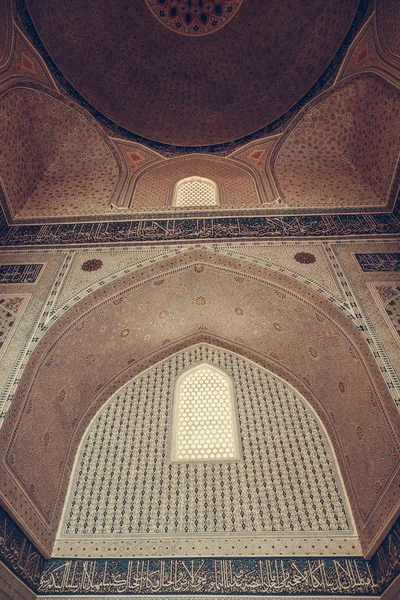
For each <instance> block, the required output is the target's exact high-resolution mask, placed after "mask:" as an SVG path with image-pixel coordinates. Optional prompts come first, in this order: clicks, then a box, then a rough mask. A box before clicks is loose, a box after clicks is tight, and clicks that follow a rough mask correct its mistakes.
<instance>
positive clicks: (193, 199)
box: [173, 177, 219, 207]
mask: <svg viewBox="0 0 400 600" xmlns="http://www.w3.org/2000/svg"><path fill="white" fill-rule="evenodd" d="M173 204H174V205H175V206H188V207H189V206H218V204H219V202H218V193H217V186H216V184H215V183H214V182H213V181H211V180H210V179H205V178H203V177H189V178H188V179H182V180H181V181H178V183H177V184H176V188H175V197H174V202H173Z"/></svg>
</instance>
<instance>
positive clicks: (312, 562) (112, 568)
mask: <svg viewBox="0 0 400 600" xmlns="http://www.w3.org/2000/svg"><path fill="white" fill-rule="evenodd" d="M0 542H1V543H0V556H1V558H2V560H3V561H4V563H5V564H6V565H7V566H8V567H9V568H10V569H11V570H12V572H13V573H15V575H17V576H18V577H19V578H20V579H21V580H22V581H23V582H24V583H26V584H27V585H28V586H29V587H30V588H31V589H33V590H34V591H35V592H40V593H41V594H44V595H45V596H48V595H51V594H53V593H57V594H61V595H68V594H79V593H83V594H90V593H92V594H93V593H96V594H98V593H106V594H110V595H113V596H120V595H122V594H125V593H127V592H128V593H131V594H135V595H137V594H140V595H142V594H147V595H150V596H152V597H154V596H156V595H157V594H168V595H170V594H174V593H175V594H201V593H206V594H223V595H229V596H231V595H233V594H240V595H242V594H246V595H248V596H250V597H253V596H259V595H263V594H289V595H291V596H292V595H293V594H307V593H308V594H310V593H312V594H324V595H327V596H332V595H340V596H346V597H349V596H350V597H354V596H356V597H357V596H360V594H364V595H365V596H367V597H371V596H376V595H379V594H381V593H382V592H383V591H384V590H385V589H386V588H387V587H388V586H389V585H390V584H391V583H392V581H394V579H395V578H396V576H397V574H398V572H399V567H400V517H399V518H398V519H397V521H396V522H395V523H394V525H393V527H392V529H391V530H390V532H389V533H388V535H387V536H386V538H385V539H384V541H383V542H382V544H381V545H380V547H379V548H378V550H377V552H376V553H375V554H374V556H373V557H372V558H371V560H369V561H368V560H365V559H364V558H362V557H356V558H341V557H334V558H333V557H330V558H320V557H318V558H316V557H315V558H277V557H275V558H264V557H263V558H234V559H220V558H215V559H214V558H212V559H211V558H193V559H178V558H168V559H165V560H163V559H112V560H106V559H100V560H93V559H92V560H83V559H79V558H77V559H69V560H64V559H53V558H51V559H48V560H45V559H44V558H43V556H42V555H41V554H40V553H39V551H38V550H37V549H36V548H35V547H34V546H33V544H32V543H31V542H30V541H29V540H28V538H27V537H26V536H25V535H24V533H23V532H22V530H21V529H20V528H19V527H18V526H17V525H16V523H15V522H14V521H13V520H12V518H11V517H10V516H9V515H8V514H7V512H6V511H5V510H4V509H3V508H1V507H0Z"/></svg>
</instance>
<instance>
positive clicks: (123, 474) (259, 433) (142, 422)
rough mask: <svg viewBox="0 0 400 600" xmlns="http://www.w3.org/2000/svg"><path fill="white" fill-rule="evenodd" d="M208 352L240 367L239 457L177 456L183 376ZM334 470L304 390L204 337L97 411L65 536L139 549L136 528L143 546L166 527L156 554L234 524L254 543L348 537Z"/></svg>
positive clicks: (228, 366) (235, 373) (213, 360)
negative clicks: (281, 536) (296, 536)
mask: <svg viewBox="0 0 400 600" xmlns="http://www.w3.org/2000/svg"><path fill="white" fill-rule="evenodd" d="M122 335H126V336H127V335H129V332H128V330H124V332H123V334H122ZM204 361H206V362H207V363H210V364H212V365H215V366H216V367H218V368H220V369H222V370H223V371H224V372H226V373H228V375H230V376H231V377H232V378H233V381H234V389H235V396H236V402H237V410H238V422H239V429H240V439H241V446H242V456H241V458H240V459H239V460H235V459H231V460H229V461H228V462H226V461H214V462H213V463H207V462H204V461H200V462H198V461H196V462H190V461H185V460H180V461H178V463H176V462H171V452H172V448H171V431H172V427H173V406H174V403H175V402H176V401H177V400H176V399H174V386H175V381H176V378H177V377H178V376H179V375H180V374H181V373H182V372H183V371H184V370H185V369H187V368H188V367H189V366H191V367H194V366H196V365H198V364H201V363H202V362H204ZM193 435H194V434H193ZM335 471H336V467H335V464H334V459H333V457H332V455H331V451H330V448H329V444H328V443H327V441H326V438H325V433H324V431H323V429H322V428H321V425H320V424H319V423H318V421H317V420H316V418H315V416H314V414H313V412H312V411H311V409H310V407H309V406H308V404H307V403H306V402H305V401H304V400H303V399H302V398H301V397H300V396H299V394H298V393H296V392H295V391H294V390H293V389H292V388H290V387H289V386H288V385H286V384H285V383H283V382H282V381H281V380H279V379H278V378H276V377H274V376H273V375H272V374H269V373H267V372H265V371H263V370H262V369H259V368H257V367H256V366H255V365H254V364H253V363H251V362H249V361H247V360H244V359H242V358H241V357H239V356H236V355H233V354H231V353H228V352H224V351H222V350H220V349H219V348H213V347H211V346H206V345H200V346H195V347H192V348H188V349H187V350H185V351H184V352H181V353H179V354H177V355H175V356H174V357H173V358H170V359H169V360H168V361H164V362H163V363H161V364H160V365H157V366H155V367H153V368H152V369H150V370H149V371H147V373H146V374H145V375H143V376H142V377H139V378H136V379H135V380H134V381H133V382H132V383H130V384H128V385H127V386H125V388H123V389H122V390H120V391H119V392H118V394H117V395H116V396H114V398H113V399H111V400H110V401H109V402H108V403H107V404H106V405H105V406H104V407H103V408H102V409H101V411H100V412H99V414H98V415H97V416H96V418H95V420H94V421H93V422H92V424H91V426H90V429H89V430H88V432H87V434H86V436H85V439H84V440H83V442H82V445H81V449H80V453H79V457H78V458H77V463H76V465H75V468H74V475H73V484H72V487H71V488H70V492H69V496H68V499H67V505H66V507H65V510H64V517H63V526H62V529H61V531H60V533H61V535H60V538H61V539H69V542H68V543H70V544H72V545H73V546H74V540H80V539H84V538H86V540H87V541H86V544H88V543H89V540H94V539H98V538H99V536H100V538H101V537H102V536H105V537H106V538H108V539H109V541H108V543H109V544H110V541H111V538H113V539H114V540H116V539H118V538H121V537H124V538H125V540H127V539H128V542H127V541H125V544H127V545H128V547H130V548H131V550H130V551H131V552H132V547H133V546H132V544H135V541H136V540H135V538H139V542H136V546H138V544H140V537H142V536H144V537H145V539H146V540H147V539H148V538H149V537H151V536H153V537H154V536H157V535H158V536H159V537H160V536H161V541H158V540H157V541H154V542H153V543H154V544H155V545H156V546H157V553H159V552H160V551H161V547H162V544H163V542H164V540H165V538H168V537H170V538H171V539H173V540H175V541H174V542H173V544H174V545H175V547H176V545H177V544H178V543H180V544H181V543H182V542H177V541H176V540H177V539H179V537H182V541H183V542H184V540H185V539H186V538H187V536H189V537H191V538H192V541H193V543H194V542H195V543H196V544H197V540H198V538H199V536H200V537H201V536H202V535H203V534H206V535H208V537H209V536H210V534H211V535H213V536H215V535H216V534H217V533H218V535H219V536H222V537H223V536H224V535H226V534H227V533H231V534H236V536H239V537H242V538H243V537H244V538H249V539H245V542H246V544H249V543H250V541H251V540H250V538H252V537H253V536H254V535H257V533H261V532H266V531H268V532H273V531H275V532H278V531H281V532H283V531H285V532H286V536H287V537H288V538H290V537H291V535H293V533H295V532H299V531H302V532H303V534H304V535H305V536H307V537H309V536H310V533H311V532H314V534H316V536H321V533H322V532H324V533H325V535H326V537H327V538H329V537H331V535H332V532H335V531H336V532H339V531H341V532H342V538H343V537H346V533H347V535H350V536H351V534H350V532H349V529H351V525H350V521H349V519H348V517H347V516H346V511H345V505H346V501H345V499H344V495H343V491H341V484H340V481H339V479H338V478H337V475H336V473H335ZM177 536H178V537H177ZM143 541H144V540H143ZM143 541H142V543H143ZM58 543H59V540H56V546H57V544H58ZM113 543H114V542H113ZM117 543H118V542H117ZM119 543H120V542H119ZM259 543H260V544H261V548H262V549H261V553H263V552H264V541H263V539H262V538H261V539H260V540H259ZM232 544H234V546H235V548H234V550H231V549H230V547H231V545H232ZM244 545H245V544H244V542H242V544H241V546H240V545H237V543H236V540H233V539H232V540H230V541H229V542H228V544H224V547H223V550H222V551H221V555H226V554H227V553H228V554H229V553H230V552H231V554H232V555H237V553H238V551H239V550H240V552H241V553H244ZM64 546H66V544H64ZM80 546H82V544H80ZM232 548H233V546H232ZM309 550H310V549H309ZM121 551H122V550H121V546H120V552H121ZM170 552H173V551H172V549H171V550H170ZM75 553H76V546H74V550H73V552H72V553H71V554H72V555H74V554H75Z"/></svg>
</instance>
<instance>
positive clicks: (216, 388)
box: [172, 363, 240, 462]
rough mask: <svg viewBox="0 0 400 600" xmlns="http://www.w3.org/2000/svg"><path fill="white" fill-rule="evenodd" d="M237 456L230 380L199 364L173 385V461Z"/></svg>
mask: <svg viewBox="0 0 400 600" xmlns="http://www.w3.org/2000/svg"><path fill="white" fill-rule="evenodd" d="M239 458H240V446H239V439H238V427H237V417H236V406H235V397H234V387H233V381H232V379H231V378H230V377H229V375H228V374H227V373H225V371H222V370H221V369H219V368H218V367H216V366H214V365H211V364H208V363H201V364H199V365H196V366H194V367H192V368H191V369H188V370H187V371H185V372H184V373H182V374H181V375H180V376H179V377H178V379H177V381H176V384H175V396H174V415H173V426H172V461H174V462H191V461H201V462H205V461H237V460H238V459H239Z"/></svg>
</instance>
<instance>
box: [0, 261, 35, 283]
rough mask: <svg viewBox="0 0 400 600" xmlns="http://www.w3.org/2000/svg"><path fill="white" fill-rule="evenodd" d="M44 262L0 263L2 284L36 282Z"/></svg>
mask: <svg viewBox="0 0 400 600" xmlns="http://www.w3.org/2000/svg"><path fill="white" fill-rule="evenodd" d="M44 266H45V265H44V263H36V264H34V263H7V264H6V263H4V264H1V265H0V285H29V284H36V283H37V282H38V281H39V278H40V276H41V274H42V273H43V267H44ZM12 267H14V269H13V268H12Z"/></svg>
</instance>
